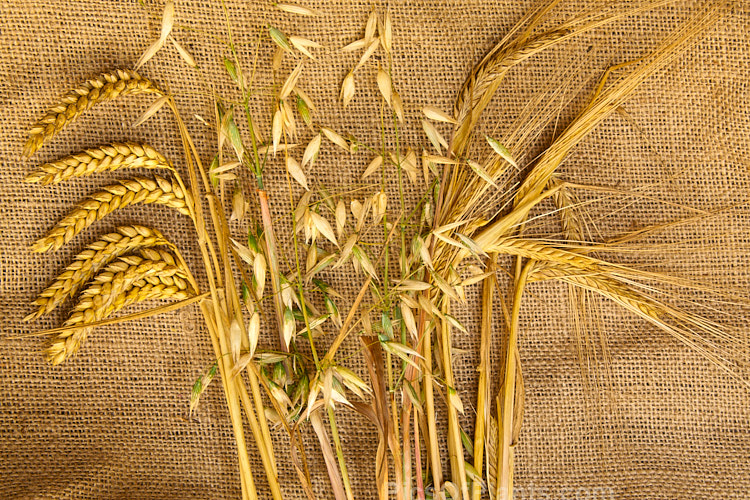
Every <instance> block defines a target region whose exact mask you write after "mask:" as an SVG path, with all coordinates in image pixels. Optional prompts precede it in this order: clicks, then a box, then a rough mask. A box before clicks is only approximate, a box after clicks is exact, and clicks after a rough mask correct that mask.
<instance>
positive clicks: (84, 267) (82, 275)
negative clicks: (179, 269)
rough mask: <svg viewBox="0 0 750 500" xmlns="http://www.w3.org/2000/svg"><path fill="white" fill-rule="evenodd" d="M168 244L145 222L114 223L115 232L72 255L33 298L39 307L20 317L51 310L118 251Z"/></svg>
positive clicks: (33, 316) (75, 290) (34, 316)
mask: <svg viewBox="0 0 750 500" xmlns="http://www.w3.org/2000/svg"><path fill="white" fill-rule="evenodd" d="M159 245H171V244H170V243H169V242H168V241H167V240H166V239H165V238H164V236H163V235H162V234H161V233H160V232H159V231H157V230H156V229H152V228H149V227H146V226H139V225H132V226H121V227H118V228H117V230H116V232H113V233H109V234H105V235H104V236H102V237H101V238H100V239H99V240H97V241H95V242H93V243H92V244H90V245H89V246H88V248H86V250H84V251H83V252H81V253H79V254H78V255H76V256H75V257H74V258H73V262H72V263H71V264H70V265H69V266H68V267H67V268H65V272H63V273H62V274H61V275H59V276H58V277H57V278H55V280H54V281H53V282H52V284H51V285H50V286H48V287H47V288H46V289H44V291H42V292H41V293H40V294H39V296H38V297H37V299H36V300H35V301H34V302H33V304H34V305H36V306H39V308H38V309H37V310H36V311H35V312H33V313H31V314H29V315H28V316H27V317H26V318H24V321H31V320H34V319H36V318H38V317H39V316H42V315H43V314H48V313H50V312H52V311H53V310H54V309H55V308H56V307H57V306H58V305H59V304H61V303H62V302H63V301H65V300H66V299H67V298H68V297H72V296H74V295H75V294H76V292H77V291H78V290H79V289H80V288H81V286H83V285H84V284H85V283H86V282H87V281H88V280H89V279H90V278H91V277H92V276H94V275H95V274H96V273H97V272H98V271H99V270H100V269H102V268H103V267H104V266H106V265H107V264H109V263H110V262H112V261H113V260H114V259H116V258H117V257H119V256H121V255H125V254H127V253H130V252H132V251H133V250H136V249H138V248H141V247H153V246H159Z"/></svg>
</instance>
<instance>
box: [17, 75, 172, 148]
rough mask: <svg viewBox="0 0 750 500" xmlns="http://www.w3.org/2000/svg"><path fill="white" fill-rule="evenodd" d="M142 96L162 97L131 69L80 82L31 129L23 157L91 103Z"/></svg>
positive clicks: (146, 80)
mask: <svg viewBox="0 0 750 500" xmlns="http://www.w3.org/2000/svg"><path fill="white" fill-rule="evenodd" d="M146 93H150V94H162V91H161V90H159V88H158V87H157V86H156V85H155V84H154V83H153V82H152V81H151V80H149V79H148V78H144V77H142V76H141V75H139V74H138V73H136V72H135V71H132V70H124V69H118V70H114V71H111V72H109V73H103V74H101V75H99V76H98V77H96V78H92V79H91V80H88V81H86V82H84V83H82V84H81V85H79V86H78V87H76V88H74V89H72V90H70V91H69V92H68V93H67V94H65V95H64V96H63V97H62V98H61V99H60V101H59V102H58V104H56V105H54V106H52V107H51V108H49V110H47V113H46V114H45V115H44V116H43V117H42V118H41V119H40V120H39V121H38V122H36V124H35V125H34V126H33V127H31V130H29V139H28V141H27V142H26V146H25V147H24V150H23V154H24V156H27V157H28V156H31V155H33V154H34V153H35V152H36V151H37V150H38V149H39V148H41V147H42V145H43V144H44V142H45V141H47V140H49V139H51V138H52V137H53V136H54V135H55V134H57V133H58V132H59V131H60V130H62V129H63V127H65V126H66V125H67V124H68V123H71V122H72V121H74V120H76V119H77V118H78V117H79V116H81V114H83V113H84V112H85V111H86V110H88V109H89V108H91V107H92V106H94V105H95V104H98V103H100V102H104V101H108V100H112V99H116V98H118V97H120V96H123V95H128V94H146Z"/></svg>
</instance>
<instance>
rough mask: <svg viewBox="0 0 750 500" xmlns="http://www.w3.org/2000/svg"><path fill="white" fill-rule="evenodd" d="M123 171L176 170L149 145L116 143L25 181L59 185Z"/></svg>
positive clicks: (47, 165) (48, 167) (76, 156)
mask: <svg viewBox="0 0 750 500" xmlns="http://www.w3.org/2000/svg"><path fill="white" fill-rule="evenodd" d="M123 168H147V169H156V168H165V169H169V170H172V169H173V167H172V163H171V162H170V161H169V160H167V159H166V158H165V157H164V156H163V155H162V154H161V153H159V152H158V151H156V150H155V149H154V148H152V147H151V146H149V145H148V144H143V143H136V142H125V143H121V142H115V143H113V144H107V145H104V146H98V147H96V148H91V149H86V150H85V151H81V152H80V153H76V154H72V155H70V156H66V157H65V158H61V159H59V160H56V161H53V162H50V163H45V164H44V165H40V166H39V168H38V169H37V170H35V171H34V172H31V173H30V174H29V175H27V176H26V179H25V180H26V182H29V183H34V182H36V183H39V184H44V185H47V184H57V183H58V182H62V181H65V180H68V179H70V178H71V177H86V176H89V175H92V174H96V173H99V172H105V171H107V170H120V169H123Z"/></svg>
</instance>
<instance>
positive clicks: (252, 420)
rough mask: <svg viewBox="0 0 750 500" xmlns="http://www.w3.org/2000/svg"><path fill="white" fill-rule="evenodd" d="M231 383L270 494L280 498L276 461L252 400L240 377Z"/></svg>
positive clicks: (278, 499) (276, 498)
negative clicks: (235, 388) (266, 479)
mask: <svg viewBox="0 0 750 500" xmlns="http://www.w3.org/2000/svg"><path fill="white" fill-rule="evenodd" d="M251 362H252V361H251ZM247 372H248V373H253V372H252V370H248V371H247ZM232 383H233V384H235V385H236V387H237V392H238V393H239V395H240V400H241V401H242V406H243V407H244V408H245V415H246V416H247V421H248V423H249V424H250V430H252V432H253V438H254V439H255V443H256V445H257V446H258V452H259V453H260V458H261V461H262V462H263V468H264V469H265V470H266V475H269V474H270V477H269V478H268V486H269V488H270V489H271V495H272V496H273V498H274V500H280V499H281V488H280V486H279V479H278V476H277V472H276V463H275V462H273V457H272V452H269V449H268V446H267V444H266V443H267V442H269V441H267V440H266V436H265V435H264V434H263V431H262V430H261V428H260V424H259V423H258V418H257V417H256V415H255V410H254V408H253V402H252V401H250V396H249V395H248V393H247V388H246V387H245V385H244V384H243V383H242V379H241V378H240V377H235V378H234V379H233V380H232ZM258 408H259V409H260V411H263V406H262V405H261V406H259V407H258Z"/></svg>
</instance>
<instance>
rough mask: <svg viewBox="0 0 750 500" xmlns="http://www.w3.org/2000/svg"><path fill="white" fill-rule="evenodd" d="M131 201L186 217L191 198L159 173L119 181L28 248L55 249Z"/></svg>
mask: <svg viewBox="0 0 750 500" xmlns="http://www.w3.org/2000/svg"><path fill="white" fill-rule="evenodd" d="M133 203H159V204H162V205H166V206H168V207H171V208H174V209H176V210H177V211H178V212H180V213H181V214H184V215H187V216H190V215H191V214H190V206H191V205H192V197H191V196H190V193H189V192H186V191H183V189H182V188H181V187H180V184H178V182H177V181H176V180H168V179H165V178H163V177H160V176H155V177H154V179H149V178H147V177H134V178H133V179H126V180H122V181H120V183H119V184H114V185H111V186H106V187H104V189H103V190H102V191H99V192H97V193H94V194H93V195H91V196H90V197H89V198H87V199H85V200H83V201H81V202H80V203H79V205H78V208H76V209H75V210H73V211H72V212H71V213H70V214H68V215H67V216H66V217H65V218H63V219H62V220H61V221H60V222H58V223H57V225H56V226H55V227H54V228H52V230H50V232H49V233H47V235H46V236H45V237H43V238H41V239H39V240H38V241H37V242H36V243H34V245H33V246H32V250H33V251H35V252H40V253H43V252H49V251H55V250H58V249H59V248H60V247H62V246H63V245H64V244H65V243H67V242H69V241H70V240H71V239H73V237H74V236H75V235H77V234H78V233H80V232H81V231H83V230H84V229H85V228H87V227H88V226H90V225H91V224H93V223H94V222H95V221H97V220H99V219H102V218H103V217H105V216H106V215H107V214H109V213H111V212H113V211H115V210H117V209H118V208H124V207H126V206H128V205H132V204H133Z"/></svg>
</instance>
